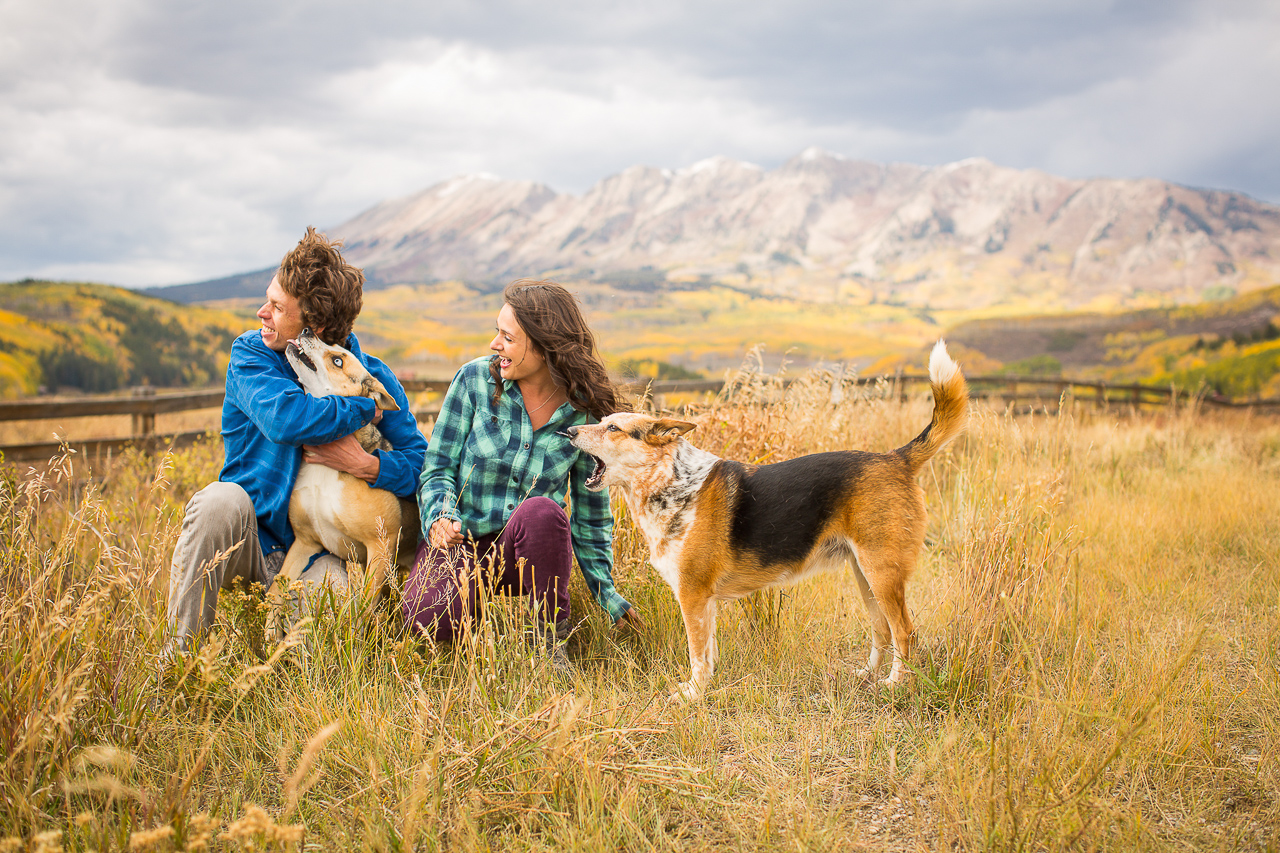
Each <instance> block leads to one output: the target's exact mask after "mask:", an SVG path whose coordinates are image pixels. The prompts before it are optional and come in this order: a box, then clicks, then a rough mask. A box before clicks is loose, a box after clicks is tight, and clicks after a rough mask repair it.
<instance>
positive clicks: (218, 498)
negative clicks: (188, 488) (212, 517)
mask: <svg viewBox="0 0 1280 853" xmlns="http://www.w3.org/2000/svg"><path fill="white" fill-rule="evenodd" d="M193 508H194V509H197V510H199V511H201V512H210V513H217V514H219V515H221V514H228V515H229V514H233V513H234V514H236V515H252V514H253V501H252V500H251V499H250V498H249V493H248V492H246V491H245V490H244V487H243V486H241V485H240V484H239V483H224V482H222V481H221V480H219V481H216V482H213V483H210V484H209V485H207V486H205V487H204V488H203V489H201V490H200V491H198V492H196V493H195V494H194V495H192V496H191V500H189V501H188V502H187V511H188V512H190V511H191V510H192V509H193Z"/></svg>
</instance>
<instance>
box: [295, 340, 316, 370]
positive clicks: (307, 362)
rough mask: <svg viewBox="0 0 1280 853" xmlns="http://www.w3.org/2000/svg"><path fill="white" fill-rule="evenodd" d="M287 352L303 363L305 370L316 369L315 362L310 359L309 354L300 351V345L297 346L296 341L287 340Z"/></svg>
mask: <svg viewBox="0 0 1280 853" xmlns="http://www.w3.org/2000/svg"><path fill="white" fill-rule="evenodd" d="M289 352H290V353H292V354H293V357H294V358H296V359H297V360H298V361H300V362H302V363H303V364H305V365H306V366H307V370H312V371H314V370H315V369H316V363H315V362H314V361H312V360H311V357H310V356H308V355H307V354H306V353H305V352H303V351H302V347H300V346H298V342H297V341H289Z"/></svg>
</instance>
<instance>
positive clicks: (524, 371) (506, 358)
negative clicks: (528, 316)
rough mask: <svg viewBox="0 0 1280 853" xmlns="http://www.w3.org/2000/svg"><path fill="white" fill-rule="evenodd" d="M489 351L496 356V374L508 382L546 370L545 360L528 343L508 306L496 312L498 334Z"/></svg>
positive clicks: (514, 314)
mask: <svg viewBox="0 0 1280 853" xmlns="http://www.w3.org/2000/svg"><path fill="white" fill-rule="evenodd" d="M489 349H491V350H493V351H494V352H495V353H497V354H498V372H499V373H500V374H501V376H502V378H503V379H505V380H506V381H508V382H513V381H517V380H520V379H528V378H529V377H531V376H535V375H537V374H538V373H541V372H542V371H544V370H546V369H547V359H546V358H545V357H544V356H543V355H542V353H540V352H538V348H537V347H535V346H534V345H533V344H532V343H530V341H529V338H528V337H527V336H526V335H525V333H524V329H522V328H520V324H519V323H517V322H516V312H515V311H512V310H511V306H510V305H503V306H502V310H501V311H499V312H498V333H497V334H496V335H494V336H493V340H492V341H490V342H489Z"/></svg>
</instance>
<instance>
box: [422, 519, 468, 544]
mask: <svg viewBox="0 0 1280 853" xmlns="http://www.w3.org/2000/svg"><path fill="white" fill-rule="evenodd" d="M429 538H430V540H431V547H432V548H447V547H449V546H450V545H461V544H462V522H460V521H454V520H453V519H452V518H437V519H436V521H435V523H434V524H432V525H431V530H430V536H429Z"/></svg>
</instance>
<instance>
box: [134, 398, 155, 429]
mask: <svg viewBox="0 0 1280 853" xmlns="http://www.w3.org/2000/svg"><path fill="white" fill-rule="evenodd" d="M155 395H156V389H155V388H152V387H151V386H149V385H144V386H142V387H140V388H134V389H133V396H134V397H135V398H138V397H154V396H155ZM155 432H156V413H155V412H134V413H133V435H134V437H135V438H150V437H151V436H153V435H155Z"/></svg>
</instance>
